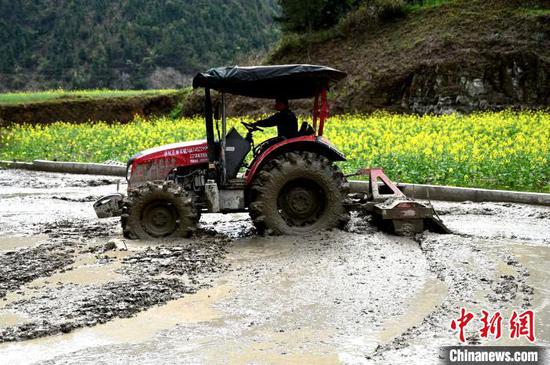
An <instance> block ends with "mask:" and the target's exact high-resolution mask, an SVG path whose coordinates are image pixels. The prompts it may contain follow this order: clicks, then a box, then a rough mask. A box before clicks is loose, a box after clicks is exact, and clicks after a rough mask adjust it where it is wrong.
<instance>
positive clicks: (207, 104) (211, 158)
mask: <svg viewBox="0 0 550 365" xmlns="http://www.w3.org/2000/svg"><path fill="white" fill-rule="evenodd" d="M204 119H205V121H206V142H207V144H208V162H209V163H210V164H213V163H214V162H215V161H216V143H215V141H214V121H213V119H212V98H211V97H210V88H205V89H204Z"/></svg>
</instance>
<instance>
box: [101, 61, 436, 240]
mask: <svg viewBox="0 0 550 365" xmlns="http://www.w3.org/2000/svg"><path fill="white" fill-rule="evenodd" d="M345 76H346V74H345V73H344V72H341V71H338V70H335V69H333V68H329V67H324V66H315V65H280V66H257V67H220V68H214V69H210V70H208V71H207V72H204V73H199V74H197V75H196V76H195V78H194V79H193V87H194V88H204V89H205V104H204V109H205V123H206V140H197V141H189V142H182V143H175V144H171V145H166V146H161V147H156V148H152V149H149V150H145V151H142V152H140V153H137V154H136V155H134V156H133V157H132V158H130V160H129V161H128V165H127V166H128V168H127V180H128V196H127V197H124V196H123V195H122V194H115V195H110V196H107V197H104V198H101V199H100V200H98V201H97V202H96V203H95V204H94V208H95V209H96V212H97V214H98V216H99V217H109V216H114V215H121V221H122V229H123V232H124V236H125V237H127V238H162V237H180V236H188V235H189V234H191V233H192V232H193V230H194V229H195V228H196V226H197V223H198V221H199V218H200V215H201V214H202V213H231V212H249V214H250V217H251V218H252V221H253V223H254V225H255V227H256V229H257V231H258V232H259V233H271V234H302V233H308V232H312V231H317V230H322V229H330V228H335V227H343V226H344V225H346V223H347V222H348V220H349V217H350V215H349V211H350V210H351V209H357V210H363V211H365V210H366V211H368V212H371V213H373V214H375V215H376V216H377V217H378V218H380V220H381V221H386V223H393V228H395V230H396V231H397V232H398V233H408V232H419V231H422V230H423V228H424V223H425V222H429V223H430V225H431V226H435V227H436V228H437V227H443V226H442V225H441V224H439V223H440V222H439V220H437V219H436V218H434V217H433V214H432V213H433V209H432V208H431V206H429V205H427V204H421V203H419V202H415V201H412V200H410V199H407V198H405V196H404V195H403V194H402V193H401V192H400V191H399V189H397V187H396V186H395V185H394V184H393V183H391V181H389V179H387V178H386V177H385V175H383V173H382V172H381V170H380V169H367V170H362V171H363V174H369V175H370V176H371V182H370V184H369V183H356V184H352V185H350V183H349V182H348V181H347V180H346V177H345V176H344V174H343V173H342V171H341V170H340V168H339V167H338V166H337V165H336V164H335V162H337V161H345V157H344V155H343V154H342V153H341V152H340V151H338V149H337V148H336V147H335V146H333V145H332V144H331V143H330V142H329V140H328V139H326V138H325V137H323V128H324V125H325V122H326V120H327V117H328V105H327V91H328V89H329V87H330V86H331V84H333V83H335V82H337V81H339V80H341V79H342V78H344V77H345ZM211 90H216V91H217V92H219V93H220V100H221V102H220V103H218V104H217V106H216V107H214V108H213V105H212V104H213V103H212V99H211V93H210V91H211ZM226 94H234V95H242V96H247V97H255V98H269V99H276V98H281V97H282V98H288V99H303V98H313V99H314V106H313V120H312V125H309V124H308V123H305V122H304V123H303V124H302V126H301V128H300V130H299V133H298V136H296V137H293V138H284V137H276V138H272V139H268V140H266V141H264V142H262V143H261V144H259V145H257V146H255V145H254V140H253V133H254V132H255V131H256V130H260V128H258V127H255V126H252V125H250V124H246V123H243V125H244V126H245V127H246V128H247V130H248V133H247V135H246V136H245V137H242V136H241V135H240V134H239V132H237V130H236V129H234V128H231V130H229V132H227V122H226ZM220 124H221V130H220ZM214 127H216V133H215V131H214ZM216 136H217V138H216ZM250 151H252V154H253V156H252V161H251V162H250V164H248V165H246V164H245V163H244V161H245V158H246V156H247V155H248V154H249V152H250ZM242 168H244V169H245V172H244V175H240V174H239V171H240V170H241V169H242ZM378 180H382V181H381V182H380V183H381V185H380V184H379V182H378ZM379 188H380V189H382V190H380V189H379ZM384 189H385V190H386V191H384ZM434 222H435V224H433V223H434ZM441 229H442V228H441ZM441 229H439V230H441Z"/></svg>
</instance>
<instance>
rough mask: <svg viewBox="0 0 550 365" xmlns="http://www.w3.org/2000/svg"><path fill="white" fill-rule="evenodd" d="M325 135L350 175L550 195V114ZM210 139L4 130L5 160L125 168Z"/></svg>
mask: <svg viewBox="0 0 550 365" xmlns="http://www.w3.org/2000/svg"><path fill="white" fill-rule="evenodd" d="M303 120H304V119H303ZM240 121H248V122H250V121H251V119H250V118H249V117H239V118H229V120H228V123H229V126H235V127H236V128H237V129H238V130H239V131H240V132H241V134H242V135H244V134H245V130H244V128H243V127H242V126H241V125H240ZM274 133H275V128H270V129H268V130H266V131H265V132H263V133H259V134H255V135H254V137H255V140H256V142H258V141H262V140H264V139H266V138H269V137H271V136H273V135H274ZM325 135H326V136H327V137H328V138H329V139H330V140H331V142H332V143H333V144H334V145H336V146H337V147H338V148H339V149H340V150H341V151H342V152H343V153H344V154H345V155H346V156H347V158H348V161H346V162H343V163H341V167H342V168H343V170H344V171H345V172H346V173H352V172H355V171H357V169H359V168H362V167H370V166H379V167H383V168H384V169H385V170H386V172H387V173H388V175H389V176H390V177H392V178H393V179H395V180H397V181H403V182H411V183H430V184H446V185H455V186H470V187H484V188H498V189H510V190H527V191H540V192H550V112H548V111H523V112H512V111H503V112H484V113H474V114H471V115H467V116H463V115H458V114H453V115H444V116H430V115H426V116H415V115H396V114H388V113H375V114H371V115H339V116H334V117H332V118H331V119H330V120H329V121H328V122H327V125H326V126H325ZM203 138H205V127H204V120H203V119H202V118H199V117H196V118H181V119H171V118H167V117H163V118H153V119H149V120H148V119H143V118H137V119H136V120H135V121H134V122H132V123H128V124H124V125H119V124H107V123H86V124H71V123H55V124H51V125H46V126H41V125H35V126H29V125H16V126H12V127H9V128H7V129H4V130H0V159H3V160H13V159H15V160H22V161H32V160H33V159H50V160H59V161H85V162H104V161H106V160H118V161H121V162H125V161H126V160H127V159H128V158H129V157H130V156H132V155H133V154H134V153H136V152H138V151H141V150H143V149H146V148H150V147H154V146H159V145H163V144H168V143H173V142H178V141H189V140H194V139H203Z"/></svg>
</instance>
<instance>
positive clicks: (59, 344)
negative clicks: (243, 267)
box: [0, 283, 230, 364]
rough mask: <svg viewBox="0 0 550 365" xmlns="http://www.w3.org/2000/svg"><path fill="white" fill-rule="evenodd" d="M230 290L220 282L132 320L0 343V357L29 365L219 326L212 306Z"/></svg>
mask: <svg viewBox="0 0 550 365" xmlns="http://www.w3.org/2000/svg"><path fill="white" fill-rule="evenodd" d="M229 291H230V287H229V286H228V285H227V284H223V283H220V285H218V286H216V287H215V288H212V289H206V290H204V291H201V292H199V293H197V294H196V295H194V296H189V297H186V298H182V299H178V300H174V301H171V302H169V303H167V304H165V305H162V306H158V307H153V308H151V309H149V310H146V311H144V312H141V313H139V314H138V315H136V316H135V317H132V318H124V319H117V320H115V321H112V322H108V323H106V324H102V325H98V326H95V327H93V328H85V329H81V330H76V331H74V332H73V333H69V334H63V335H57V336H51V337H46V338H40V339H36V340H29V341H24V342H21V343H8V344H1V345H0V354H1V357H2V359H3V360H4V361H7V362H6V363H10V364H16V363H32V362H35V361H38V360H47V359H50V358H52V357H54V356H59V355H63V354H68V353H70V352H73V351H78V350H81V349H85V348H89V347H99V346H104V345H117V344H133V343H140V342H143V341H147V340H149V339H150V338H152V337H153V336H154V335H155V334H157V333H159V332H160V331H162V330H166V329H169V328H173V327H175V326H176V325H178V324H183V323H195V322H203V321H208V322H210V323H217V324H218V325H219V326H222V325H223V321H221V320H220V317H221V315H220V313H219V312H218V311H217V310H216V309H215V308H213V307H212V303H214V302H215V301H216V300H219V299H220V298H223V297H225V296H227V295H228V292H229ZM21 319H22V318H21V317H19V316H17V315H14V318H11V320H12V321H13V323H15V322H16V321H19V320H21ZM0 320H4V321H7V320H10V318H9V317H7V316H6V317H3V316H1V315H0ZM4 324H7V322H4ZM23 352H24V354H25V355H24V359H23V357H22V353H23Z"/></svg>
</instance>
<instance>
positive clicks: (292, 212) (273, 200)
mask: <svg viewBox="0 0 550 365" xmlns="http://www.w3.org/2000/svg"><path fill="white" fill-rule="evenodd" d="M348 190H349V184H348V182H347V181H346V179H345V177H344V175H343V174H342V172H341V171H340V169H339V168H338V167H337V166H336V165H334V163H332V162H331V161H330V160H329V159H327V158H326V157H324V156H322V155H319V154H316V153H313V152H305V151H300V152H288V153H285V154H283V155H281V156H278V157H276V158H274V159H273V160H271V161H269V162H268V163H267V164H266V165H265V166H264V167H263V168H262V170H261V171H260V172H259V173H258V176H257V177H256V178H255V180H254V183H253V185H252V187H251V200H250V209H249V210H250V216H251V218H252V220H253V222H254V225H255V226H256V229H257V230H258V232H259V233H264V232H267V233H272V234H303V233H309V232H314V231H317V230H323V229H330V228H334V227H342V226H344V225H345V224H346V223H347V222H348V220H349V212H348V211H347V209H346V207H345V201H346V196H347V192H348Z"/></svg>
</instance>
